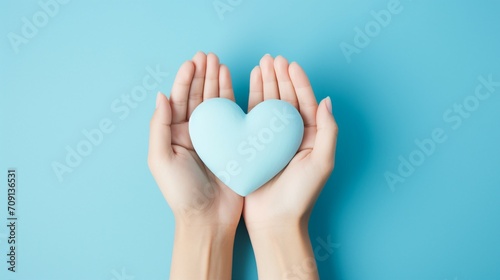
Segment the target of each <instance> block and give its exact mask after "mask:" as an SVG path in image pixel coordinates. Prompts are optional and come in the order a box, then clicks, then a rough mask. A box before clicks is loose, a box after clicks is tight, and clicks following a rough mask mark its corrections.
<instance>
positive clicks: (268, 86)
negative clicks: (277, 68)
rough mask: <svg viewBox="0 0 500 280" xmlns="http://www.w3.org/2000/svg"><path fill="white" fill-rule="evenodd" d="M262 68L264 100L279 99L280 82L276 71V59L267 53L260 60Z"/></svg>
mask: <svg viewBox="0 0 500 280" xmlns="http://www.w3.org/2000/svg"><path fill="white" fill-rule="evenodd" d="M260 69H261V71H262V82H263V83H264V100H267V99H279V98H280V95H279V92H278V83H277V81H276V74H275V73H274V59H273V58H272V57H271V56H270V55H269V54H266V55H265V56H264V57H262V59H261V60H260Z"/></svg>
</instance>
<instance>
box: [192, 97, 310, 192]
mask: <svg viewBox="0 0 500 280" xmlns="http://www.w3.org/2000/svg"><path fill="white" fill-rule="evenodd" d="M189 134H190V136H191V141H192V142H193V146H194V149H195V151H196V152H197V153H198V155H199V156H200V158H201V160H202V161H203V162H204V163H205V165H206V166H207V167H208V169H210V171H212V172H213V173H214V174H215V175H216V176H217V177H218V178H219V179H220V180H221V181H222V182H224V183H225V184H226V185H227V186H228V187H230V188H231V189H232V190H233V191H234V192H236V193H237V194H239V195H241V196H246V195H248V194H250V193H252V192H253V191H255V190H257V189H258V188H259V187H261V186H262V185H264V184H265V183H266V182H267V181H269V180H271V179H272V178H273V177H274V176H275V175H276V174H278V173H279V172H280V171H281V170H282V169H283V168H284V167H285V166H286V165H287V164H288V163H289V162H290V160H291V159H292V158H293V156H294V155H295V154H296V152H297V150H298V148H299V146H300V144H301V142H302V136H303V134H304V122H303V121H302V117H301V116H300V114H299V112H298V111H297V109H295V107H293V106H292V105H290V104H289V103H287V102H285V101H281V100H275V99H271V100H266V101H264V102H261V103H259V104H258V105H257V106H256V107H255V108H253V109H252V111H251V112H250V113H249V114H248V115H246V114H245V113H244V112H243V111H242V110H241V108H240V107H239V106H238V105H237V104H236V103H234V102H233V101H231V100H229V99H225V98H212V99H209V100H206V101H204V102H202V103H201V104H200V105H199V106H198V107H196V109H195V110H194V112H193V114H192V115H191V117H190V120H189Z"/></svg>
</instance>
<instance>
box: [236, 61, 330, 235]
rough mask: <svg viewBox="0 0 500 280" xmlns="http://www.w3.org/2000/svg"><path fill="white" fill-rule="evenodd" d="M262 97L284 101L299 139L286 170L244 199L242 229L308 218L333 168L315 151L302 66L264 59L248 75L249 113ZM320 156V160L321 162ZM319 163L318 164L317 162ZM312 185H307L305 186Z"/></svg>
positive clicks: (310, 96) (310, 97) (313, 105)
mask: <svg viewBox="0 0 500 280" xmlns="http://www.w3.org/2000/svg"><path fill="white" fill-rule="evenodd" d="M266 99H281V100H285V101H288V102H289V103H291V104H292V105H294V106H295V107H296V108H297V109H299V111H300V114H301V116H302V119H303V120H304V137H303V139H302V143H301V146H300V147H299V150H298V152H297V154H296V155H295V156H294V158H293V159H292V160H291V161H290V163H289V164H288V165H287V167H286V168H285V169H284V170H282V171H281V172H280V173H279V174H277V175H276V176H275V177H274V178H273V179H272V180H270V181H269V182H267V183H266V184H265V185H263V186H262V187H261V188H259V189H258V190H257V191H255V192H254V193H252V194H250V195H248V196H247V197H246V198H245V207H244V209H243V215H244V217H245V222H246V224H247V227H249V228H250V227H252V228H256V227H274V226H277V225H278V224H279V223H288V222H289V221H296V220H297V219H301V218H302V217H304V216H308V214H309V213H310V211H311V207H312V206H311V205H313V202H314V201H315V200H316V198H317V196H318V195H319V193H320V191H321V187H322V185H323V183H324V181H325V180H326V178H327V177H328V175H329V172H331V168H333V161H332V162H331V163H328V160H331V152H330V151H327V152H326V153H324V154H323V155H321V153H322V152H320V149H317V150H316V146H317V143H318V142H320V141H316V140H317V139H316V138H317V137H316V136H317V134H318V127H317V124H316V114H317V113H318V108H319V107H318V104H317V102H316V99H315V97H314V93H313V91H312V88H311V85H310V83H309V80H308V78H307V76H306V75H305V73H304V72H303V70H302V68H300V66H298V65H297V64H295V63H293V64H290V65H289V64H288V62H287V61H286V59H284V58H283V57H277V58H276V59H275V60H274V59H273V58H272V57H270V56H264V57H263V58H262V60H261V62H260V67H256V68H255V69H254V71H252V74H251V80H250V98H249V110H251V109H252V108H253V107H254V106H255V105H256V104H258V103H259V102H262V101H264V100H266ZM322 158H325V159H326V164H323V162H321V160H323V159H322ZM318 159H319V160H318ZM309 186H313V187H309Z"/></svg>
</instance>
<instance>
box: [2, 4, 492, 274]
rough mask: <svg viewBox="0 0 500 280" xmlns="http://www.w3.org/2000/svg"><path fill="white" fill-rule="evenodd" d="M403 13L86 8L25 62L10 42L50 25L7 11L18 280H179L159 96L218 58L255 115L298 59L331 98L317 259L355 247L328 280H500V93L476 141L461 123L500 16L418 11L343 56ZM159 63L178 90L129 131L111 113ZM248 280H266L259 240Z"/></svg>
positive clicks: (239, 259)
mask: <svg viewBox="0 0 500 280" xmlns="http://www.w3.org/2000/svg"><path fill="white" fill-rule="evenodd" d="M46 1H48V0H42V2H46ZM223 2H226V1H223ZM232 2H233V3H234V4H238V3H237V2H238V1H234V0H233V1H232ZM388 3H389V1H388V0H383V1H378V0H377V1H368V0H358V1H347V0H343V1H297V0H289V1H263V0H259V1H257V0H253V1H249V0H242V1H241V3H239V4H238V5H235V6H234V7H233V9H232V10H231V11H228V12H226V13H224V14H223V19H221V18H220V17H219V15H218V14H217V12H216V10H215V9H214V6H213V1H212V0H206V1H180V0H176V1H116V0H115V1H76V0H74V1H70V2H69V3H67V4H65V5H62V4H61V5H60V7H59V11H58V12H57V14H55V15H54V16H53V17H50V19H49V21H48V23H47V24H46V26H44V27H42V28H39V30H38V32H37V33H36V35H35V36H34V37H33V38H30V39H28V42H27V43H26V44H22V45H20V46H19V48H18V53H16V52H15V50H14V48H13V46H12V45H11V43H10V41H9V37H8V36H9V35H8V34H9V33H10V32H13V33H16V34H18V35H22V32H21V31H22V26H23V24H24V23H23V21H22V18H23V17H26V18H27V19H29V20H30V21H32V17H33V15H34V14H35V13H37V12H38V11H43V10H42V8H41V7H40V6H39V4H38V1H1V4H0V22H1V25H0V35H1V36H3V37H2V38H3V39H1V40H0V50H1V52H0V55H1V57H0V58H1V59H0V61H1V64H0V94H1V99H0V173H1V176H0V178H1V182H2V183H1V185H2V186H3V187H2V188H1V189H0V206H1V207H0V217H1V218H2V221H1V224H0V225H1V226H0V253H1V256H0V260H1V261H0V278H1V279H30V280H31V279H37V280H45V279H51V280H52V279H106V280H109V279H116V280H120V279H126V277H124V276H134V277H135V279H136V280H140V279H167V278H168V274H169V264H170V259H171V249H172V242H173V227H174V221H173V216H172V213H171V211H170V209H169V207H168V205H167V204H166V202H165V201H164V199H163V197H162V195H161V194H160V191H159V190H158V188H157V187H156V184H155V182H154V180H153V178H152V176H151V175H150V173H149V170H148V167H147V163H146V152H147V142H148V132H149V126H148V124H149V119H150V117H151V114H152V112H153V109H154V102H155V94H156V91H157V90H162V91H164V92H169V90H170V87H171V85H172V81H173V78H174V76H175V72H176V71H177V68H178V67H179V66H180V64H181V63H182V62H183V61H184V60H187V59H190V58H191V57H192V55H194V53H195V52H196V51H198V50H203V51H205V52H209V51H211V52H215V53H216V54H218V55H219V57H220V59H221V62H222V63H225V64H227V65H228V66H229V68H230V69H231V71H232V77H233V82H234V86H235V89H236V94H237V102H238V104H240V105H241V106H242V107H245V108H246V105H247V100H246V99H247V95H248V94H247V92H248V80H249V74H250V70H251V69H252V68H253V67H254V66H255V65H256V64H257V63H258V61H259V59H260V57H261V56H262V55H263V54H265V53H270V54H272V55H278V54H282V55H284V56H285V57H287V58H288V59H290V60H291V61H298V62H299V63H300V64H301V65H302V66H303V67H304V68H305V70H306V72H307V73H308V74H309V76H310V79H311V82H312V84H313V87H314V89H315V92H316V95H317V98H318V100H319V99H321V98H324V97H326V96H327V95H329V96H331V98H332V100H333V107H334V113H335V116H336V119H337V121H338V123H339V127H340V135H339V142H338V154H337V165H336V169H335V171H334V173H333V175H332V176H331V178H330V180H329V181H328V184H327V185H326V187H325V189H324V191H323V193H322V195H321V197H320V198H319V201H318V202H317V204H316V207H315V209H314V212H313V215H312V218H311V224H310V233H311V240H312V244H313V246H314V247H317V246H320V242H319V241H318V240H324V241H326V240H327V239H328V238H330V240H331V241H332V242H335V243H336V244H337V245H338V246H337V247H338V248H336V249H335V250H333V252H330V253H328V255H327V256H326V259H324V258H323V257H324V256H323V257H322V259H323V260H322V261H318V267H319V272H320V275H321V278H322V279H353V280H358V279H359V280H366V279H377V280H378V279H381V280H382V279H383V280H392V279H399V280H402V279H405V280H413V279H414V280H421V279H428V280H434V279H436V280H444V279H450V280H464V279H481V280H487V279H500V266H499V265H498V264H499V263H500V219H499V214H500V172H498V170H499V167H500V149H499V146H498V144H499V143H500V129H499V128H500V126H499V121H500V110H499V107H500V88H498V87H497V88H496V92H494V93H493V94H491V96H490V97H489V98H488V99H486V100H483V101H480V104H479V106H478V107H477V109H476V110H475V111H474V112H472V113H471V114H470V116H469V117H468V118H466V119H465V118H463V122H462V125H461V126H460V127H459V128H458V129H453V128H452V125H453V123H450V122H446V121H445V120H444V119H443V114H444V113H445V112H446V111H447V110H448V109H450V108H451V109H453V105H454V104H455V103H462V102H463V101H464V99H465V98H466V97H467V96H470V95H473V94H474V90H475V88H476V86H477V85H479V84H480V83H479V80H478V77H479V76H483V77H485V78H487V77H488V76H489V75H490V74H491V75H492V79H493V80H495V81H500V55H499V50H500V16H499V12H500V4H499V2H498V1H493V0H490V1H486V0H485V1H429V0H427V1H411V0H401V6H402V7H403V10H402V11H401V12H400V13H399V14H393V16H392V19H391V22H390V23H389V24H388V25H387V26H386V27H384V28H382V29H381V30H380V32H378V34H377V35H376V36H374V37H373V38H371V41H370V43H369V44H368V45H367V46H366V47H364V48H362V49H360V52H359V53H356V54H353V55H352V56H351V59H352V61H351V62H350V63H349V62H348V60H347V59H346V57H345V56H344V54H343V52H342V50H341V48H340V44H341V43H342V42H346V43H348V44H354V36H355V34H356V32H355V28H356V27H359V28H361V29H363V28H365V26H366V25H367V24H369V23H370V22H371V21H373V16H372V15H371V14H370V11H380V10H382V9H387V4H388ZM157 65H159V67H160V69H162V71H165V72H169V73H170V75H169V76H168V77H167V78H164V79H163V80H162V82H161V84H160V85H159V86H158V88H157V89H155V90H151V91H148V95H147V96H146V98H145V99H144V101H142V102H139V103H138V105H137V107H136V108H134V109H131V110H130V114H129V115H128V116H127V117H126V118H125V119H123V120H122V119H120V118H119V114H116V113H114V112H113V111H112V110H111V108H110V104H111V103H112V102H113V101H115V100H120V98H121V96H122V95H130V93H131V90H132V89H133V88H134V87H135V86H137V85H140V84H141V83H142V78H143V77H144V76H146V75H147V71H146V68H147V67H151V68H156V66H157ZM483 90H484V89H483ZM104 118H109V119H110V120H111V121H112V122H113V125H114V126H115V129H114V131H113V132H112V133H109V134H106V135H105V136H104V139H103V141H102V143H101V144H100V145H98V146H96V147H94V148H93V150H92V152H91V154H90V155H89V156H87V157H85V158H84V159H83V161H82V162H81V164H80V165H79V166H77V167H76V168H75V169H74V171H73V172H71V173H66V174H64V177H63V182H59V180H58V178H57V176H56V175H55V173H54V172H53V170H52V163H53V162H55V161H57V162H61V163H64V160H65V159H64V158H65V156H66V150H65V147H66V146H67V145H68V146H70V147H73V148H75V147H76V145H77V143H78V142H79V141H81V140H83V139H85V138H84V136H83V134H82V132H81V131H82V130H83V129H93V128H96V127H98V125H99V122H100V121H101V120H102V119H104ZM436 128H441V129H443V131H444V132H445V134H446V137H447V138H446V139H447V140H446V141H445V142H444V143H442V144H437V146H436V148H435V151H434V152H433V153H432V154H431V155H430V156H428V157H426V158H425V161H424V163H423V164H421V165H420V166H418V167H417V168H416V169H415V171H414V172H413V174H411V176H409V177H407V178H405V181H404V183H398V184H397V185H396V186H395V187H394V188H392V189H391V188H390V187H389V185H388V183H387V182H386V178H385V176H384V174H385V173H386V172H393V173H395V174H397V172H398V170H397V169H398V165H399V164H400V161H399V159H398V157H399V156H403V157H405V158H407V159H408V157H409V155H410V153H411V152H412V151H414V150H415V149H417V146H416V145H415V143H414V141H415V139H420V140H421V139H424V138H429V137H431V133H432V131H433V130H434V129H436ZM9 167H15V168H17V171H18V178H19V181H18V194H17V196H18V210H17V214H18V217H19V221H18V244H19V245H18V250H19V251H18V263H17V269H18V272H17V273H16V274H13V273H10V272H7V264H6V262H5V261H4V260H5V259H6V257H5V254H6V249H7V246H6V237H7V228H6V227H5V225H4V222H5V217H6V207H5V206H6V199H7V198H6V187H5V185H6V173H7V168H9ZM324 252H325V251H322V254H323V253H324ZM193 265H195V264H193ZM6 275H8V277H5V276H6ZM233 276H234V279H256V267H255V261H254V258H253V252H252V249H251V246H250V243H249V239H248V236H247V234H246V230H245V229H244V227H243V225H241V226H240V228H239V229H238V232H237V237H236V245H235V254H234V270H233Z"/></svg>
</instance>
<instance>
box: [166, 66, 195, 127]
mask: <svg viewBox="0 0 500 280" xmlns="http://www.w3.org/2000/svg"><path fill="white" fill-rule="evenodd" d="M193 74H194V64H193V62H192V61H186V62H184V64H182V66H181V68H179V71H178V72H177V76H176V77H175V81H174V85H173V86H172V93H171V94H170V102H171V103H170V105H171V106H172V123H180V122H182V121H185V120H187V107H188V97H189V90H190V88H191V82H192V81H193Z"/></svg>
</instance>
